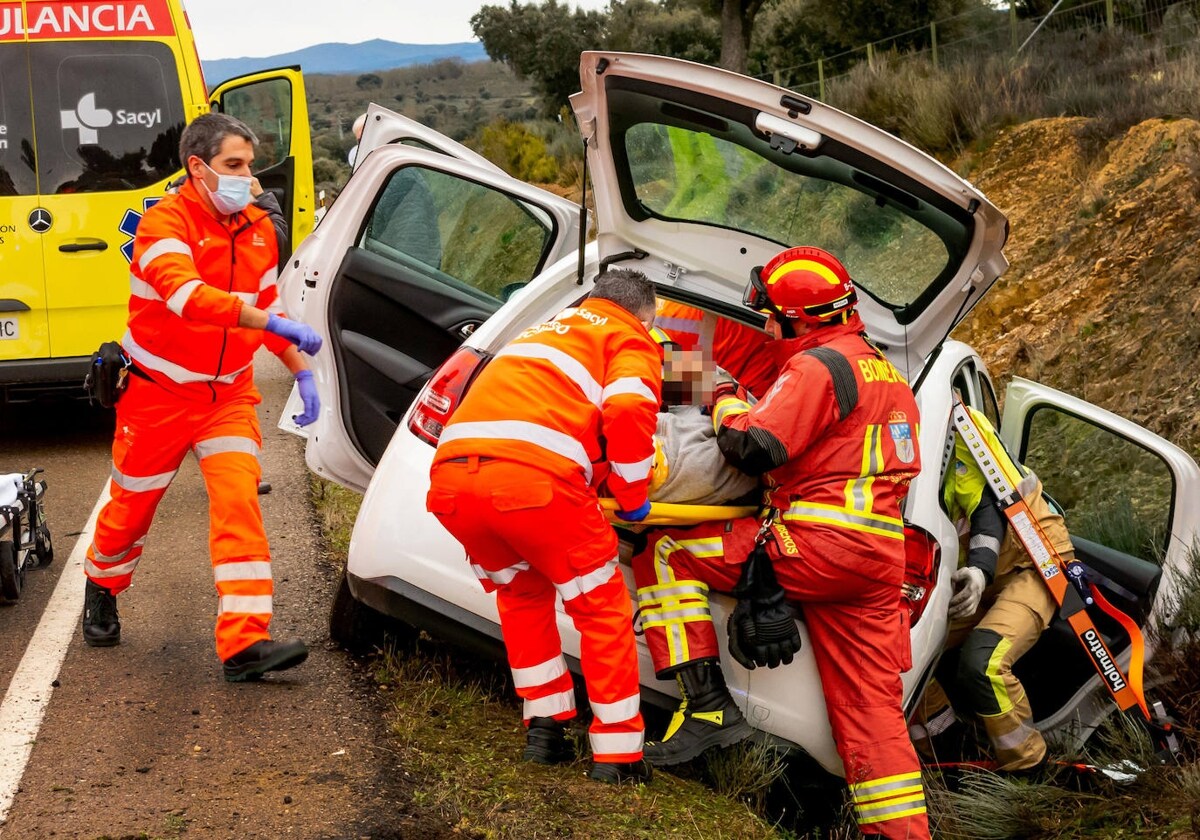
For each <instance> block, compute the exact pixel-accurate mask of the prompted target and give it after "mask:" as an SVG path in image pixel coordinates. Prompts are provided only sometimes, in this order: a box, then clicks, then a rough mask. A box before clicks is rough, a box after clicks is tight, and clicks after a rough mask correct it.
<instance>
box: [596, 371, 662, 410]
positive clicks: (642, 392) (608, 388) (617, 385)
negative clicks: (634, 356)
mask: <svg viewBox="0 0 1200 840" xmlns="http://www.w3.org/2000/svg"><path fill="white" fill-rule="evenodd" d="M624 395H632V396H635V397H641V398H642V399H644V400H649V401H650V402H652V403H654V404H655V405H657V404H658V400H656V399H654V392H653V391H651V390H650V388H649V387H648V386H647V385H646V383H645V382H643V381H642V379H641V377H638V376H625V377H622V378H621V379H614V380H613V381H612V382H609V383H608V384H607V385H605V386H604V391H603V392H601V394H600V402H601V404H603V403H606V402H608V401H609V400H610V399H612V398H613V397H620V396H624Z"/></svg>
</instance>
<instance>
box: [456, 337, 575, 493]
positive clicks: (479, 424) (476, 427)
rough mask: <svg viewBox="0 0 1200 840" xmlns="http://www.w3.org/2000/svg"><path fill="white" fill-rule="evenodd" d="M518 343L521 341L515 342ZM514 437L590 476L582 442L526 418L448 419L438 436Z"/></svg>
mask: <svg viewBox="0 0 1200 840" xmlns="http://www.w3.org/2000/svg"><path fill="white" fill-rule="evenodd" d="M518 346H520V345H518ZM471 439H481V440H515V441H523V442H525V443H531V444H533V445H534V446H537V447H540V448H542V449H545V450H546V451H547V452H553V453H554V454H555V455H561V456H562V457H564V458H566V459H568V460H570V461H574V462H575V463H576V464H578V465H579V466H580V467H582V468H583V473H584V478H585V479H586V480H587V481H589V482H590V481H591V480H592V462H591V459H589V458H588V456H587V451H586V450H585V449H584V448H583V444H582V443H580V442H579V441H578V440H576V439H575V438H573V437H571V436H570V435H567V434H564V433H562V432H560V431H558V430H557V429H551V428H548V427H546V426H541V425H539V424H537V423H530V422H529V421H527V420H480V421H476V422H472V423H451V424H450V425H449V426H447V427H446V429H445V431H443V432H442V435H441V437H440V438H439V439H438V446H441V445H443V444H446V443H450V442H451V441H457V440H471Z"/></svg>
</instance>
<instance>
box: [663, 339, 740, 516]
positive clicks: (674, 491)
mask: <svg viewBox="0 0 1200 840" xmlns="http://www.w3.org/2000/svg"><path fill="white" fill-rule="evenodd" d="M729 378H730V377H729V374H727V373H725V371H723V370H721V369H720V368H717V367H716V366H715V365H714V364H713V362H712V360H711V359H710V358H708V357H707V356H706V354H705V353H704V351H702V350H680V349H678V348H676V347H672V346H670V345H668V346H667V347H665V348H664V352H663V391H662V394H663V409H664V410H663V411H661V412H660V413H659V415H658V426H657V429H656V430H655V433H654V440H655V455H654V467H653V472H652V474H651V477H650V501H652V502H664V503H670V504H678V505H729V504H757V503H758V501H759V492H758V491H759V482H758V478H756V477H755V476H749V475H746V474H745V473H743V472H741V471H740V470H737V469H735V468H734V467H732V466H731V465H730V464H729V462H728V461H726V460H725V456H723V455H722V454H721V450H720V449H718V448H717V436H716V430H715V429H714V428H713V421H712V417H710V416H709V415H708V414H707V413H706V412H705V411H704V406H707V405H709V404H710V403H711V402H712V393H713V388H714V386H715V385H716V383H717V382H718V381H720V380H721V379H729Z"/></svg>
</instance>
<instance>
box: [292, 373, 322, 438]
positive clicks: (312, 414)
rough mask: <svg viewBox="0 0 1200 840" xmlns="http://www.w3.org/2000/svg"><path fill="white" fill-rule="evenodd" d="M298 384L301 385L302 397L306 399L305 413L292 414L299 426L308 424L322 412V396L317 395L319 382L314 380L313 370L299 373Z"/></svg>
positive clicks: (297, 376)
mask: <svg viewBox="0 0 1200 840" xmlns="http://www.w3.org/2000/svg"><path fill="white" fill-rule="evenodd" d="M296 384H297V385H298V386H300V399H302V400H304V413H303V414H295V415H292V419H293V420H295V421H296V425H297V426H307V425H308V424H309V423H312V422H313V421H315V420H316V419H317V416H318V415H319V414H320V413H321V398H320V397H319V396H317V383H316V382H314V381H313V375H312V371H311V370H302V371H300V372H299V373H297V374H296Z"/></svg>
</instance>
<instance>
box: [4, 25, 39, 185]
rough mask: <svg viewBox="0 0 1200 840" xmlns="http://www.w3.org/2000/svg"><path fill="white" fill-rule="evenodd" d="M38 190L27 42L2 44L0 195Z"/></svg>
mask: <svg viewBox="0 0 1200 840" xmlns="http://www.w3.org/2000/svg"><path fill="white" fill-rule="evenodd" d="M17 8H18V9H19V8H20V7H19V6H18V7H17ZM36 192H37V174H36V173H35V171H34V164H33V116H32V114H31V113H30V108H29V58H28V53H27V51H26V46H25V44H23V43H16V44H13V43H9V44H0V195H33V194H35V193H36Z"/></svg>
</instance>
